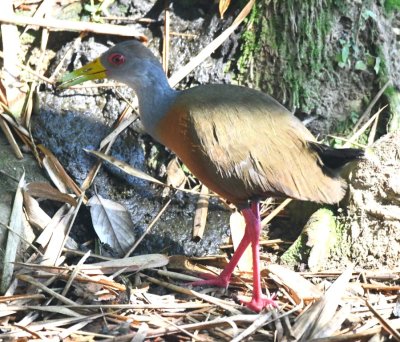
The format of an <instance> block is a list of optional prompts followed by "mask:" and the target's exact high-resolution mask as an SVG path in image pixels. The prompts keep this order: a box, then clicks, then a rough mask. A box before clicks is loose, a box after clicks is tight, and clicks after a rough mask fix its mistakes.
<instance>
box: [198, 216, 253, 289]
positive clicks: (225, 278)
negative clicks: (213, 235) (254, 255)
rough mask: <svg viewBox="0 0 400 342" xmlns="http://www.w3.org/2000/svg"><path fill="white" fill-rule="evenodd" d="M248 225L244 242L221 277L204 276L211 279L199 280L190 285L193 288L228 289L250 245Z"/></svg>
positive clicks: (203, 275)
mask: <svg viewBox="0 0 400 342" xmlns="http://www.w3.org/2000/svg"><path fill="white" fill-rule="evenodd" d="M247 227H248V225H247V223H246V231H245V234H244V236H243V239H242V241H240V243H239V246H238V248H237V249H236V251H235V253H233V256H232V259H231V260H230V261H229V263H228V265H226V266H225V268H224V270H223V271H222V272H221V274H220V275H219V276H213V275H211V274H202V277H205V278H209V279H206V280H199V281H195V282H193V283H190V284H191V285H193V286H204V285H210V286H219V287H225V288H226V287H228V285H229V282H230V280H231V276H232V273H233V271H234V270H235V267H236V265H237V264H238V262H239V260H240V258H241V257H242V255H243V253H244V251H245V250H246V248H247V246H248V245H249V244H250V242H251V241H250V239H249V236H248V234H247V230H248V228H247Z"/></svg>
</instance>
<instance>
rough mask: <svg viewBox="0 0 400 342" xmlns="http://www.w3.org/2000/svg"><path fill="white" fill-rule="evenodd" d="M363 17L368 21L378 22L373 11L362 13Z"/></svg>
mask: <svg viewBox="0 0 400 342" xmlns="http://www.w3.org/2000/svg"><path fill="white" fill-rule="evenodd" d="M361 15H362V17H363V18H364V19H365V20H367V19H368V18H372V19H374V20H376V14H375V13H374V12H372V11H371V10H365V11H363V12H362V14H361Z"/></svg>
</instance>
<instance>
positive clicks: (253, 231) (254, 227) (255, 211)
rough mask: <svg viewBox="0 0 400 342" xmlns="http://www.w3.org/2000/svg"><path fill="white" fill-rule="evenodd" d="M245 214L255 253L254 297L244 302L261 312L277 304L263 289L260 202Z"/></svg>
mask: <svg viewBox="0 0 400 342" xmlns="http://www.w3.org/2000/svg"><path fill="white" fill-rule="evenodd" d="M243 216H244V217H245V220H246V227H247V226H249V228H250V229H247V228H246V235H247V234H248V235H249V239H250V241H251V249H252V254H253V297H252V299H251V301H250V302H242V303H243V304H245V305H246V306H247V307H248V308H250V309H251V310H253V311H256V312H259V311H261V310H262V309H263V308H264V307H265V306H267V305H272V306H277V305H276V303H275V301H274V300H273V298H268V297H266V296H265V295H263V293H262V290H261V275H260V244H259V240H260V234H261V220H260V209H259V204H258V202H253V203H252V204H251V209H245V210H243Z"/></svg>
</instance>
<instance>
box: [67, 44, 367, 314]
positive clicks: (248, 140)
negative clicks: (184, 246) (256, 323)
mask: <svg viewBox="0 0 400 342" xmlns="http://www.w3.org/2000/svg"><path fill="white" fill-rule="evenodd" d="M106 77H107V78H110V79H114V80H117V81H120V82H123V83H125V84H127V85H128V86H130V87H132V88H133V89H134V90H135V92H136V94H137V96H138V99H139V111H140V117H141V120H142V123H143V126H144V128H145V130H146V131H147V133H148V134H150V135H151V136H152V137H153V138H154V139H156V140H157V141H159V142H160V143H162V144H164V145H165V146H167V147H168V148H170V149H171V150H172V151H174V152H175V153H176V154H177V155H178V156H179V158H181V160H182V161H183V162H184V163H185V164H186V165H187V167H188V168H189V169H190V170H191V171H192V172H193V174H194V175H195V176H196V177H197V178H198V179H199V180H200V181H201V182H203V183H204V184H205V185H206V186H207V187H208V188H210V189H211V190H212V191H214V192H216V193H217V194H219V195H220V196H221V197H223V198H225V199H226V200H227V201H229V202H231V203H233V204H235V205H236V206H237V207H238V208H239V209H240V210H241V212H242V214H243V216H244V218H245V222H246V229H245V235H244V237H243V239H242V241H241V243H240V244H239V246H238V248H237V250H236V252H235V253H234V255H233V257H232V259H231V260H230V262H229V264H228V265H227V266H226V267H225V269H224V270H223V271H222V273H221V274H220V275H219V276H217V277H213V278H209V279H206V280H202V281H198V282H195V283H194V285H214V286H222V287H227V286H228V285H229V281H230V278H231V275H232V272H233V271H234V269H235V267H236V265H237V263H238V261H239V259H240V257H241V256H242V254H243V253H244V251H245V249H246V248H247V247H248V246H249V245H251V248H252V253H253V297H252V299H251V301H250V302H247V303H245V304H246V305H247V306H248V307H249V308H250V309H252V310H254V311H260V310H261V309H262V308H264V307H265V306H266V305H269V304H272V305H274V301H273V300H272V299H270V298H267V297H266V296H265V295H263V294H262V290H261V282H260V266H259V236H260V230H261V226H260V213H259V200H260V199H262V198H265V197H267V196H274V197H291V198H294V199H298V200H306V201H314V202H319V203H337V202H339V201H340V200H341V199H342V198H343V196H344V194H345V191H346V187H347V184H346V182H345V181H344V180H343V179H342V178H340V176H338V171H339V170H340V168H341V167H342V166H343V165H344V164H346V163H347V162H349V161H352V160H354V159H357V158H360V157H361V156H362V155H363V152H362V151H361V150H357V149H334V148H331V147H328V146H325V145H322V144H319V143H317V142H316V140H315V138H314V137H313V135H312V134H311V133H310V132H309V131H308V129H307V128H306V127H305V126H304V125H303V124H302V123H301V121H300V120H298V119H297V118H296V117H295V116H294V115H292V114H291V113H290V112H289V111H288V110H286V109H285V108H284V107H283V106H282V105H280V104H279V103H278V102H277V101H276V100H274V99H273V98H272V97H270V96H268V95H266V94H264V93H262V92H260V91H257V90H253V89H249V88H245V87H240V86H233V85H226V84H212V85H200V86H197V87H194V88H191V89H187V90H183V91H176V90H174V89H172V88H171V87H170V85H169V84H168V80H167V78H166V76H165V74H164V71H163V68H162V66H161V64H160V62H159V61H158V59H157V58H156V57H155V56H154V55H153V54H152V52H151V51H150V50H149V49H148V48H146V47H145V46H144V45H143V44H142V43H140V42H139V41H135V40H132V41H126V42H123V43H120V44H117V45H115V46H114V47H112V48H110V49H109V50H108V51H106V52H105V53H103V54H102V55H101V56H100V57H99V58H98V59H96V60H94V61H93V62H91V63H89V64H87V65H86V66H84V67H82V68H80V69H79V70H76V71H73V72H71V73H70V74H67V75H65V76H64V77H63V78H62V79H61V80H60V82H61V84H60V85H61V86H62V87H66V86H70V85H75V84H79V83H82V82H84V81H87V80H92V79H101V78H106Z"/></svg>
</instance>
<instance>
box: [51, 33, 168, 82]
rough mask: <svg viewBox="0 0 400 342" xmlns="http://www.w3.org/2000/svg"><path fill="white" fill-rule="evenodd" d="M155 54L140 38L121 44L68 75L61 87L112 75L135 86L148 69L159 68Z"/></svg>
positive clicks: (112, 77) (63, 78)
mask: <svg viewBox="0 0 400 342" xmlns="http://www.w3.org/2000/svg"><path fill="white" fill-rule="evenodd" d="M159 65H160V63H159V61H158V60H157V58H156V57H155V56H154V55H153V53H152V52H151V51H150V50H149V49H148V48H147V47H145V46H144V45H143V44H142V43H140V42H139V41H137V40H129V41H126V42H123V43H119V44H117V45H115V46H113V47H112V48H110V49H109V50H107V51H106V52H104V53H103V54H102V55H101V56H100V57H99V58H96V59H95V60H94V61H92V62H90V63H88V64H86V65H85V66H83V67H82V68H80V69H77V70H74V71H72V72H70V73H68V74H65V75H64V76H63V77H62V78H61V79H60V80H59V82H58V84H57V86H58V87H60V88H66V87H69V86H73V85H76V84H80V83H83V82H86V81H89V80H96V79H102V78H109V79H113V80H116V81H119V82H123V83H127V84H129V85H131V86H133V85H135V84H137V83H140V82H141V81H142V80H143V78H144V77H145V76H146V71H147V70H149V71H151V69H152V68H154V67H159Z"/></svg>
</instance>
